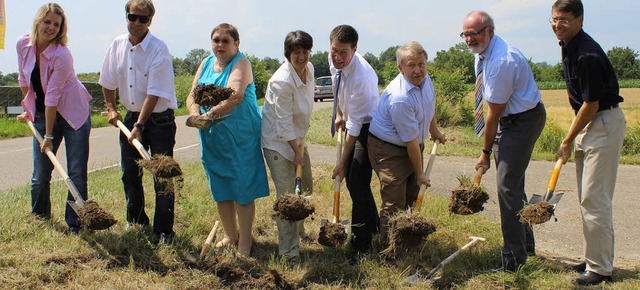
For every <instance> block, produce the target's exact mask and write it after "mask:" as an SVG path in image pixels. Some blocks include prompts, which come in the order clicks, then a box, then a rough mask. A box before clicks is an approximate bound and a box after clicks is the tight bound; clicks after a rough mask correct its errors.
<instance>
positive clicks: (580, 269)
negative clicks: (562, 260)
mask: <svg viewBox="0 0 640 290" xmlns="http://www.w3.org/2000/svg"><path fill="white" fill-rule="evenodd" d="M571 269H572V270H574V271H576V272H578V273H580V274H582V273H584V271H586V270H587V263H585V262H582V263H580V264H577V265H573V266H571Z"/></svg>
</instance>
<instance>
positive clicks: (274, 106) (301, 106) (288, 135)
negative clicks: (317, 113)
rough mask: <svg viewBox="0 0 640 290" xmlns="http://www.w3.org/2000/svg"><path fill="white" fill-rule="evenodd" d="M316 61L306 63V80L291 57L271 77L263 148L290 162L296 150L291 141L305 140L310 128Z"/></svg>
mask: <svg viewBox="0 0 640 290" xmlns="http://www.w3.org/2000/svg"><path fill="white" fill-rule="evenodd" d="M313 75H314V69H313V64H311V62H309V63H308V64H307V75H306V79H307V82H306V83H303V82H302V80H301V79H300V77H299V76H298V74H297V73H296V71H295V70H294V68H293V65H291V63H290V62H289V61H288V60H285V62H284V63H283V64H282V65H281V66H280V68H278V70H277V71H276V72H275V73H274V74H273V76H272V77H271V78H270V79H269V84H268V85H267V92H266V94H265V97H264V105H263V106H262V138H261V140H260V142H261V143H262V148H266V149H270V150H274V151H277V152H278V153H280V154H281V155H282V156H284V157H285V158H287V159H288V160H289V161H293V158H294V155H295V154H294V152H293V149H291V146H289V143H288V142H289V141H291V140H298V141H299V140H300V139H302V138H303V137H304V136H305V135H306V134H307V132H308V131H309V118H310V116H311V112H312V111H313V86H314V82H313V80H314V79H313Z"/></svg>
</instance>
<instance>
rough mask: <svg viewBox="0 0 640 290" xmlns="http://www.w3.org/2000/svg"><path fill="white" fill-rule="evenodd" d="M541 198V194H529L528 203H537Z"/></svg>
mask: <svg viewBox="0 0 640 290" xmlns="http://www.w3.org/2000/svg"><path fill="white" fill-rule="evenodd" d="M542 200H543V198H542V195H539V194H534V195H532V196H531V199H529V204H535V203H539V202H541V201H542Z"/></svg>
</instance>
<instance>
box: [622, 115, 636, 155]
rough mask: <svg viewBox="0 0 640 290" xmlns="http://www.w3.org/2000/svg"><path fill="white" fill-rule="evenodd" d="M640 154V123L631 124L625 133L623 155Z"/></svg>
mask: <svg viewBox="0 0 640 290" xmlns="http://www.w3.org/2000/svg"><path fill="white" fill-rule="evenodd" d="M638 154H640V123H637V124H635V125H632V126H629V125H627V133H626V134H624V141H623V143H622V153H621V155H635V156H637V155H638Z"/></svg>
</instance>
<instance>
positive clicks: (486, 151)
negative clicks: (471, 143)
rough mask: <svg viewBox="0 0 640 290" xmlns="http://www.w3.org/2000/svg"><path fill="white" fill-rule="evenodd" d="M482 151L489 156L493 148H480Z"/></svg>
mask: <svg viewBox="0 0 640 290" xmlns="http://www.w3.org/2000/svg"><path fill="white" fill-rule="evenodd" d="M482 153H484V154H487V155H489V156H491V153H493V149H489V150H484V149H482Z"/></svg>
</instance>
